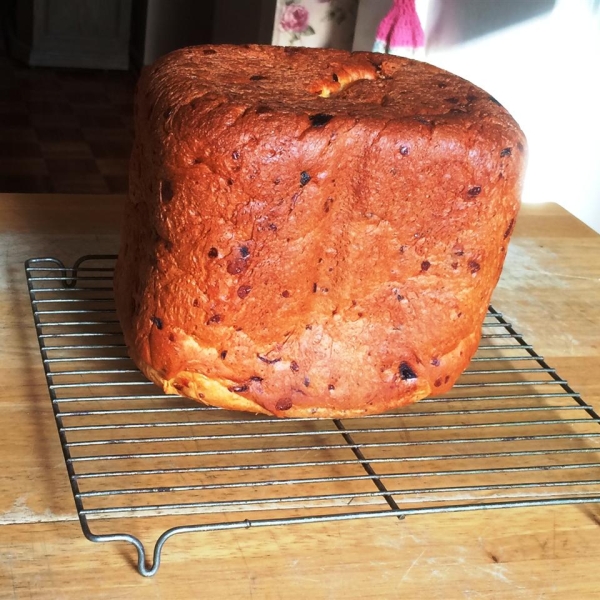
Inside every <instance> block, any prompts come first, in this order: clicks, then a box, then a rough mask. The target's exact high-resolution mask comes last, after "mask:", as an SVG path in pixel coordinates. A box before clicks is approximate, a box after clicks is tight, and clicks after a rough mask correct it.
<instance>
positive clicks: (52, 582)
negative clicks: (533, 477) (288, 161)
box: [0, 194, 600, 600]
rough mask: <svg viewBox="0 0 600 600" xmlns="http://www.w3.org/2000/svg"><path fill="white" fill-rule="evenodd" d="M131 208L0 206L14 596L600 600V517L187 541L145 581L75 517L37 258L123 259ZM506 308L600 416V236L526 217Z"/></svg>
mask: <svg viewBox="0 0 600 600" xmlns="http://www.w3.org/2000/svg"><path fill="white" fill-rule="evenodd" d="M122 203H123V198H121V197H118V196H31V195H15V194H4V195H0V229H1V237H0V243H1V245H2V246H1V247H2V258H1V261H2V271H1V272H0V310H1V314H2V320H1V325H0V352H1V353H2V354H1V356H2V360H1V361H0V375H1V376H0V408H1V410H0V432H1V435H0V456H2V457H3V458H4V461H3V468H2V469H1V470H0V598H19V599H29V598H111V599H116V598H138V597H139V598H169V599H171V598H192V597H213V598H261V599H262V598H296V597H302V598H328V599H331V598H344V600H349V599H351V598H357V599H358V598H399V597H412V598H414V597H419V598H440V599H442V598H443V599H444V600H445V599H449V598H472V599H475V598H493V599H501V598H506V599H510V600H514V599H519V598H527V599H536V598H561V599H564V598H600V583H598V581H597V576H596V568H597V565H598V561H599V560H600V536H599V533H600V532H599V529H598V527H599V526H600V506H597V505H579V506H559V507H541V508H540V507H538V508H531V509H511V510H500V511H497V510H494V511H476V512H471V513H468V514H447V513H446V514H438V515H425V516H418V517H414V516H413V517H408V518H407V519H405V520H404V521H398V520H397V519H369V520H363V521H347V522H339V523H335V522H333V523H321V524H310V525H302V526H290V527H272V528H261V529H257V530H251V531H246V530H235V531H220V532H212V533H209V534H193V535H187V536H177V537H175V538H173V539H171V540H169V541H168V542H167V545H166V547H165V557H164V560H163V564H162V566H161V569H160V571H159V573H158V574H157V575H156V576H155V577H154V578H151V579H144V578H142V577H140V575H138V573H137V572H136V571H135V570H134V568H133V567H132V560H133V558H134V557H133V552H132V549H131V547H130V546H128V545H125V544H122V545H119V544H92V543H90V542H89V541H87V540H86V539H85V538H84V537H83V535H82V533H81V529H80V526H79V523H78V521H77V517H76V513H75V509H74V505H73V499H72V495H71V492H70V489H69V486H68V479H67V474H66V470H65V466H64V461H63V458H62V454H61V450H60V445H59V440H58V436H57V434H56V428H55V425H54V421H53V418H52V411H51V406H50V402H49V399H48V391H47V388H46V383H45V379H44V374H43V369H42V365H41V361H40V356H39V350H38V346H37V341H36V336H35V331H34V328H33V326H32V316H31V309H30V305H29V299H28V295H27V288H26V283H25V277H24V271H23V262H24V260H25V259H26V258H29V257H33V256H48V255H53V256H56V257H59V258H61V259H63V260H64V261H65V263H67V264H68V263H69V262H70V261H72V260H74V259H75V258H77V257H78V256H80V255H82V254H86V253H91V252H93V253H114V252H115V251H116V248H117V242H118V227H119V217H120V212H121V207H122ZM494 303H495V304H496V306H497V307H498V308H500V309H501V310H502V311H503V312H504V313H505V314H506V315H507V316H508V318H509V319H511V320H512V321H513V322H514V323H515V324H516V325H517V327H518V328H519V329H520V331H521V332H522V333H524V335H525V339H526V340H527V341H528V342H530V343H532V344H533V345H534V346H535V348H536V349H537V351H538V352H539V353H540V354H543V355H544V356H546V358H547V360H548V362H550V364H551V365H552V366H554V367H556V368H557V369H558V372H559V373H560V374H561V375H562V376H563V377H565V378H567V379H568V380H569V381H570V382H571V384H572V386H573V387H574V388H575V389H576V390H577V391H579V392H581V393H582V395H583V397H584V398H585V399H586V400H587V402H588V403H590V404H593V405H595V406H596V408H600V377H599V373H600V236H598V235H597V234H595V233H594V232H593V231H591V230H590V229H588V228H587V227H585V226H584V225H583V224H582V223H580V222H579V221H577V220H576V219H575V218H574V217H572V216H570V215H569V214H568V213H567V212H565V211H564V210H563V209H561V208H559V207H558V206H556V205H549V204H547V205H537V206H526V207H524V208H523V211H522V214H521V217H520V220H519V224H518V227H517V230H516V233H515V237H514V241H513V242H512V244H511V248H510V252H509V255H508V260H507V263H506V267H505V271H504V274H503V277H502V280H501V282H500V284H499V286H498V288H497V290H496V293H495V296H494Z"/></svg>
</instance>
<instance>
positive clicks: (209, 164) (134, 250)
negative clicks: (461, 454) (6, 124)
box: [115, 46, 525, 417]
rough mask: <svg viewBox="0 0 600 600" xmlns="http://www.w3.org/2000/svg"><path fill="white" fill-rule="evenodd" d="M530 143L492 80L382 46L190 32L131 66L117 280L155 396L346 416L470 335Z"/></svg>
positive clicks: (400, 401) (440, 371)
mask: <svg viewBox="0 0 600 600" xmlns="http://www.w3.org/2000/svg"><path fill="white" fill-rule="evenodd" d="M524 144H525V139H524V136H523V134H522V132H521V131H520V129H519V127H518V126H517V124H516V123H515V121H514V120H513V119H512V118H511V116H510V115H509V114H508V112H507V111H506V110H505V109H504V108H503V107H502V106H500V104H499V103H498V102H497V101H496V100H495V99H494V98H492V97H491V96H490V95H489V94H488V93H486V92H484V91H483V90H481V89H479V88H477V87H475V86H474V85H472V84H471V83H469V82H468V81H465V80H463V79H461V78H459V77H457V76H454V75H452V74H450V73H447V72H445V71H442V70H440V69H438V68H436V67H433V66H431V65H429V64H425V63H421V62H417V61H413V60H409V59H405V58H399V57H391V56H386V55H382V54H370V53H348V52H344V51H338V50H317V49H305V48H301V49H300V48H279V47H266V46H245V47H238V46H201V47H195V48H187V49H183V50H179V51H177V52H174V53H172V54H170V55H168V56H166V57H164V58H162V59H161V60H159V61H158V62H157V63H156V65H155V66H153V67H152V68H150V69H148V70H147V71H146V72H144V73H143V74H142V76H141V78H140V81H139V84H138V91H137V97H136V103H135V145H134V150H133V156H132V161H131V173H130V194H129V199H128V202H127V206H126V211H125V218H124V226H123V232H122V242H121V248H120V253H119V258H118V262H117V270H116V276H115V294H116V303H117V311H118V316H119V319H120V322H121V324H122V328H123V333H124V335H125V340H126V343H127V346H128V348H129V351H130V353H131V356H132V358H133V359H134V361H135V362H136V363H137V365H138V366H139V368H140V369H141V370H142V371H143V372H144V373H145V374H146V375H147V376H148V377H149V378H150V379H152V380H153V381H155V382H156V383H158V384H159V385H160V386H161V387H162V388H163V389H164V390H165V391H166V392H170V393H179V394H182V395H185V396H189V397H190V398H195V399H197V400H199V401H201V402H204V403H206V404H210V405H214V406H220V407H223V408H227V409H238V410H245V411H251V412H255V413H265V414H270V415H277V416H280V417H307V416H310V417H354V416H361V415H365V414H373V413H379V412H383V411H387V410H390V409H395V408H398V407H400V406H402V405H405V404H407V403H410V402H414V401H416V400H418V399H420V398H423V397H425V396H428V395H430V394H438V393H443V392H446V391H447V390H448V389H449V388H450V387H451V386H452V385H453V384H454V382H455V381H456V379H457V378H458V376H459V375H460V373H461V372H462V371H463V369H464V368H465V367H466V365H467V364H468V362H469V360H470V359H471V357H472V355H473V354H474V352H475V351H476V349H477V346H478V342H479V338H480V329H481V324H482V321H483V318H484V316H485V313H486V310H487V306H488V302H489V300H490V296H491V293H492V291H493V289H494V286H495V284H496V282H497V280H498V277H499V275H500V271H501V269H502V264H503V262H504V258H505V256H506V248H507V244H508V242H509V238H510V235H511V232H512V230H513V227H514V224H515V218H516V216H517V211H518V206H519V197H520V188H521V179H522V172H523V166H524Z"/></svg>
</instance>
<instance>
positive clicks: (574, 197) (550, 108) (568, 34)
mask: <svg viewBox="0 0 600 600" xmlns="http://www.w3.org/2000/svg"><path fill="white" fill-rule="evenodd" d="M390 4H391V1H390V0H362V2H361V7H360V12H359V23H358V25H357V30H356V36H355V49H362V50H367V49H369V47H370V45H371V44H372V40H373V37H374V32H375V29H374V27H376V23H377V21H378V18H379V17H380V16H381V15H382V14H385V12H386V10H387V8H388V7H389V6H390ZM417 8H418V11H419V14H420V16H421V19H422V22H423V25H424V29H425V33H426V37H427V47H426V49H425V52H424V54H423V55H419V56H418V58H421V59H424V60H427V61H428V62H431V63H432V64H435V65H437V66H439V67H442V68H444V69H447V70H449V71H452V72H454V73H456V74H457V75H460V76H462V77H465V78H466V79H469V80H470V81H472V82H473V83H475V84H476V85H478V86H481V87H482V88H484V89H485V90H487V91H488V92H490V93H491V94H492V95H493V96H495V97H496V98H497V99H498V100H499V101H500V102H501V103H502V104H503V105H504V106H505V107H506V108H507V109H508V110H509V111H510V112H511V113H512V115H513V116H514V117H515V119H516V120H517V121H518V122H519V124H520V125H521V127H522V129H523V131H524V132H525V134H526V136H527V138H528V141H529V166H528V171H527V177H526V181H525V189H524V194H523V200H524V201H525V202H557V203H559V204H561V205H562V206H564V207H565V208H566V209H568V210H569V211H571V212H572V213H573V214H575V215H576V216H577V217H579V218H580V219H581V220H582V221H584V222H585V223H587V224H588V225H590V226H591V227H593V228H594V229H596V231H598V232H600V1H599V0H417Z"/></svg>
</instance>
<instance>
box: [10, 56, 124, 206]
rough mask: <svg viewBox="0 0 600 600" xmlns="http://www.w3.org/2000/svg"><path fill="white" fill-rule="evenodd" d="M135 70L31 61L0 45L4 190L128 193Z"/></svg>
mask: <svg viewBox="0 0 600 600" xmlns="http://www.w3.org/2000/svg"><path fill="white" fill-rule="evenodd" d="M134 85H135V80H134V76H133V75H132V74H131V73H127V72H121V71H85V70H71V69H46V68H28V67H26V66H24V65H21V64H19V63H17V62H16V61H13V60H11V59H10V58H8V57H6V56H5V54H4V53H3V52H2V49H1V48H0V192H41V193H44V192H62V193H91V194H102V193H124V192H125V191H126V190H127V168H128V159H129V153H130V150H131V142H132V99H133V89H134Z"/></svg>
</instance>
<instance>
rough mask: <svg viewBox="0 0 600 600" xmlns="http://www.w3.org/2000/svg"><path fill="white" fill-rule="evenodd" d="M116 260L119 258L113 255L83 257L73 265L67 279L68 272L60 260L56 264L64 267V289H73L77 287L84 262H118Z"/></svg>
mask: <svg viewBox="0 0 600 600" xmlns="http://www.w3.org/2000/svg"><path fill="white" fill-rule="evenodd" d="M116 258H117V257H116V255H112V254H111V255H108V254H86V255H85V256H81V257H80V258H78V259H77V260H76V261H75V262H74V263H73V266H72V267H71V273H70V276H69V277H67V270H66V268H65V266H64V265H63V264H62V263H61V262H60V261H58V260H57V261H56V262H57V263H60V264H61V266H62V270H63V277H64V279H63V285H64V287H66V288H72V287H75V284H76V283H77V277H78V271H79V267H81V265H82V264H83V263H84V262H86V261H88V260H116Z"/></svg>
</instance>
